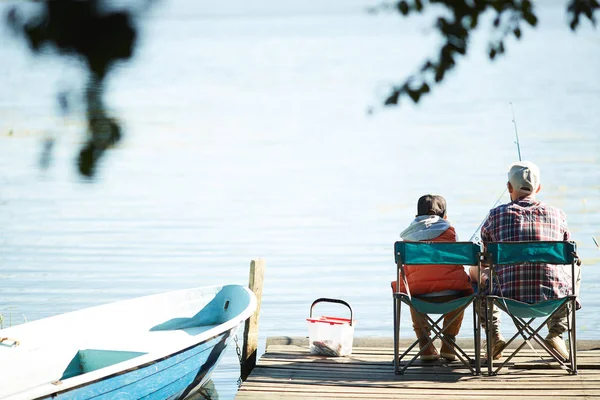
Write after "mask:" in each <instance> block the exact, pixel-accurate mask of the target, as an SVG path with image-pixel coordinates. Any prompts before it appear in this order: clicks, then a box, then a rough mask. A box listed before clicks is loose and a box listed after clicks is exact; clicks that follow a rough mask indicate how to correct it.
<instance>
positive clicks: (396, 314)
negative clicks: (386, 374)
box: [394, 296, 400, 375]
mask: <svg viewBox="0 0 600 400" xmlns="http://www.w3.org/2000/svg"><path fill="white" fill-rule="evenodd" d="M399 341H400V301H399V300H398V299H397V298H396V296H394V373H395V374H396V375H398V374H399V373H400V372H399V371H400V360H399V359H398V357H399V356H400V354H399V353H400V351H399V347H400V343H399Z"/></svg>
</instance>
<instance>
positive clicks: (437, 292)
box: [392, 194, 473, 361]
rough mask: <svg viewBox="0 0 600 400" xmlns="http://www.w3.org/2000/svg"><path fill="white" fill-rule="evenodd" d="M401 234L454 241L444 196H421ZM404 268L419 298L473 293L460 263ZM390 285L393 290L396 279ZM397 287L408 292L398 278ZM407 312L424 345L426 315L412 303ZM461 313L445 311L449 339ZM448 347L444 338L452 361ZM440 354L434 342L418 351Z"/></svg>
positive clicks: (429, 356)
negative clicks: (412, 215)
mask: <svg viewBox="0 0 600 400" xmlns="http://www.w3.org/2000/svg"><path fill="white" fill-rule="evenodd" d="M400 237H401V238H402V240H405V241H414V242H416V241H423V242H456V232H455V230H454V228H453V227H452V226H451V225H450V223H449V222H448V220H447V215H446V200H445V199H444V198H443V197H442V196H437V195H430V194H427V195H425V196H421V198H420V199H419V201H418V203H417V215H416V218H415V220H414V221H412V222H411V224H410V225H409V226H408V228H406V229H405V230H404V231H402V233H400ZM405 271H406V282H407V283H408V287H409V290H410V294H411V295H412V296H414V297H417V298H419V299H420V300H424V301H429V302H432V303H441V302H447V301H450V300H454V299H457V298H459V297H463V296H467V295H470V294H471V293H473V288H472V286H471V282H470V279H469V276H468V275H467V273H466V272H465V270H464V267H463V266H462V265H407V266H405ZM392 289H393V290H394V292H395V291H396V282H395V281H393V282H392ZM400 291H401V292H404V293H408V292H407V291H406V288H405V284H404V282H403V281H400ZM410 312H411V317H412V321H413V328H414V330H415V333H416V335H417V338H418V340H419V346H420V347H421V348H423V347H425V346H427V344H428V338H429V337H430V333H431V328H430V326H429V324H428V322H427V319H426V317H425V315H423V314H421V313H419V312H417V311H415V310H414V309H413V308H412V307H411V308H410ZM463 314H464V310H460V311H458V312H457V311H452V312H449V313H448V314H446V315H444V335H445V336H446V337H447V338H449V339H451V340H450V343H452V342H454V339H455V337H456V335H458V331H459V330H460V326H461V324H462V320H463ZM455 317H456V318H455ZM453 319H454V321H452V320H453ZM451 321H452V322H451ZM448 347H449V346H448V345H447V344H446V343H445V342H443V343H442V348H441V351H440V354H441V356H442V357H443V358H445V359H446V360H447V361H454V360H455V358H456V356H455V354H454V352H453V349H451V348H448ZM440 354H438V352H437V350H436V348H435V347H434V346H433V345H429V346H427V347H426V348H425V349H424V350H423V352H422V353H421V360H423V361H434V360H437V359H439V358H440Z"/></svg>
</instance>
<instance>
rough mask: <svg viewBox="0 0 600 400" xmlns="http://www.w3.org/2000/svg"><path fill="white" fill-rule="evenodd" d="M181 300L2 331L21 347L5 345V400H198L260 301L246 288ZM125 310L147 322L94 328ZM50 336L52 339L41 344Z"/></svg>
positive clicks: (133, 304)
mask: <svg viewBox="0 0 600 400" xmlns="http://www.w3.org/2000/svg"><path fill="white" fill-rule="evenodd" d="M173 293H174V294H172V295H170V294H168V293H167V294H163V295H154V296H148V297H146V298H139V299H132V300H130V301H124V302H119V303H113V304H111V305H106V306H99V307H96V308H92V309H87V310H81V311H77V312H73V313H68V314H63V315H60V316H56V317H50V318H47V319H45V320H39V321H34V322H32V323H29V324H24V325H21V326H17V327H14V328H9V329H4V330H0V337H4V336H5V335H6V336H7V337H10V338H12V340H13V342H11V341H7V342H6V343H9V344H8V345H0V359H2V358H3V361H4V362H3V363H2V364H1V365H0V374H2V375H3V376H5V377H7V378H9V379H8V380H7V382H9V383H8V384H4V383H3V385H2V386H0V398H3V399H4V398H6V399H10V400H17V399H27V400H31V399H77V400H80V399H92V398H93V399H160V400H164V399H180V398H185V397H187V396H190V395H192V394H193V392H194V390H195V389H198V388H200V387H201V386H202V385H203V384H205V383H206V382H207V381H208V380H209V378H210V376H211V373H212V371H213V370H214V368H215V367H216V366H217V364H218V362H219V360H220V359H221V357H222V355H223V353H224V351H225V349H226V348H227V346H228V344H229V343H230V341H231V339H232V338H233V337H234V336H235V334H236V332H237V330H238V328H239V327H240V325H241V324H242V323H243V322H244V321H245V320H246V319H248V318H249V317H250V316H251V315H252V313H253V312H254V310H255V308H256V299H255V297H254V295H253V294H252V292H250V291H249V290H248V289H247V288H244V287H241V286H238V285H227V286H223V287H210V288H199V289H195V290H190V291H179V292H173ZM119 310H120V311H121V312H122V313H125V314H132V313H136V312H138V313H139V315H137V316H136V317H134V318H124V319H122V320H117V324H116V325H118V326H112V327H111V328H105V329H90V327H89V321H93V320H95V319H96V318H101V317H102V316H106V315H108V314H111V313H115V312H117V311H119ZM131 319H134V320H135V321H133V322H132V321H130V320H131ZM77 328H79V330H78V329H77ZM44 331H45V332H48V331H52V334H47V335H45V336H43V338H39V337H38V336H40V335H43V334H42V332H44ZM35 332H39V333H38V334H37V335H35ZM14 341H16V344H15V342H14ZM3 356H5V357H3ZM5 362H6V363H5ZM3 381H4V380H3Z"/></svg>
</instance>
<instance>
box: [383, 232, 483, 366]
mask: <svg viewBox="0 0 600 400" xmlns="http://www.w3.org/2000/svg"><path fill="white" fill-rule="evenodd" d="M394 256H395V260H396V266H397V271H396V291H395V293H394V295H393V297H394V372H395V373H396V374H397V375H402V374H404V371H405V370H406V369H407V368H408V367H409V366H410V365H411V364H413V363H414V362H415V360H416V359H417V358H418V357H419V356H420V355H421V353H422V352H423V351H424V350H425V348H426V347H427V346H433V341H434V340H436V339H438V338H439V339H440V340H442V341H443V342H444V343H446V345H449V346H450V348H453V349H454V354H455V355H456V356H457V357H458V359H459V360H460V361H461V362H462V363H463V364H464V365H466V366H467V367H468V368H469V369H470V370H471V372H472V373H473V375H479V374H480V373H481V369H480V360H479V354H480V324H479V313H478V312H477V309H478V307H479V299H478V295H477V294H472V295H469V296H465V297H461V298H458V299H455V300H451V301H448V302H445V303H431V302H427V301H424V300H422V299H419V298H417V297H415V296H411V294H410V288H409V286H408V282H407V281H406V275H405V273H404V266H405V265H426V264H442V265H452V264H460V265H477V266H479V267H480V266H481V260H482V257H483V254H482V252H481V247H480V246H479V244H475V243H472V242H402V241H400V242H396V243H395V244H394ZM401 280H402V281H403V282H404V284H405V287H406V288H407V290H406V292H407V293H402V292H400V281H401ZM402 303H404V304H406V305H408V307H412V308H414V309H415V310H416V311H418V312H420V313H423V314H425V315H426V316H427V322H428V324H429V325H430V328H431V331H432V333H433V337H432V338H430V339H429V342H428V344H427V346H424V347H423V348H422V349H421V350H419V351H418V352H417V354H416V355H415V356H414V357H412V358H411V359H409V360H408V362H406V363H405V364H404V365H402V363H401V362H402V360H403V359H404V358H405V357H407V355H408V354H409V352H410V351H411V350H412V349H413V348H414V347H415V346H416V345H417V344H418V343H419V341H418V340H416V341H415V342H414V343H413V344H412V345H411V346H409V347H408V348H407V349H406V350H405V351H404V353H402V355H399V353H400V351H399V346H400V315H401V306H402ZM471 303H473V329H474V333H475V335H474V349H475V356H474V357H473V358H474V359H473V358H472V357H469V356H468V355H467V353H466V352H465V351H464V350H463V349H461V348H460V347H459V346H458V345H457V343H456V341H455V340H453V339H451V338H449V337H447V336H446V335H444V328H442V327H441V326H440V322H443V320H444V314H447V313H449V312H451V311H455V310H457V311H460V310H464V309H466V308H467V307H468V306H469V304H471ZM430 314H441V316H440V317H439V318H438V319H437V320H435V321H434V320H433V319H432V318H431V317H430V316H429V315H430ZM411 331H412V330H411ZM407 358H408V357H407ZM472 364H474V365H475V367H473V365H472Z"/></svg>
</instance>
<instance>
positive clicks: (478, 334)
mask: <svg viewBox="0 0 600 400" xmlns="http://www.w3.org/2000/svg"><path fill="white" fill-rule="evenodd" d="M479 307H480V303H479V299H478V298H475V301H473V334H474V335H475V336H474V341H473V347H474V348H475V375H481V331H480V329H481V324H480V321H479Z"/></svg>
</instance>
